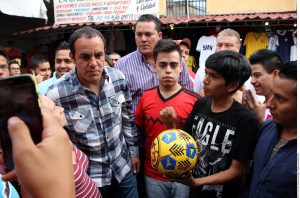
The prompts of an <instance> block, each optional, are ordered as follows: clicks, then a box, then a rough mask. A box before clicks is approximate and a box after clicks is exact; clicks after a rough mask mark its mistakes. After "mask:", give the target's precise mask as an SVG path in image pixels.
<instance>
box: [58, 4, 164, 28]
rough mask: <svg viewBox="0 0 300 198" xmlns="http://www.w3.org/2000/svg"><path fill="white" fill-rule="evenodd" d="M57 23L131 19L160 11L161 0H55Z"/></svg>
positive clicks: (156, 13)
mask: <svg viewBox="0 0 300 198" xmlns="http://www.w3.org/2000/svg"><path fill="white" fill-rule="evenodd" d="M53 4H54V16H55V24H57V25H58V24H68V23H86V22H107V21H130V20H136V19H137V18H138V17H139V16H140V15H142V14H154V15H158V13H159V5H158V4H159V0H54V1H53Z"/></svg>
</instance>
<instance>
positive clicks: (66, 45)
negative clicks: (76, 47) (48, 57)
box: [55, 41, 70, 53]
mask: <svg viewBox="0 0 300 198" xmlns="http://www.w3.org/2000/svg"><path fill="white" fill-rule="evenodd" d="M69 49H70V43H69V42H67V41H62V42H60V43H59V44H58V47H57V48H56V51H55V53H56V52H57V51H59V50H69Z"/></svg>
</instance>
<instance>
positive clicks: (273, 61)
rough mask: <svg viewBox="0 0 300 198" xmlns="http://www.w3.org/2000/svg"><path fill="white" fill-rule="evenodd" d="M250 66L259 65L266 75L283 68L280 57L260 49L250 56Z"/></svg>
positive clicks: (272, 52)
mask: <svg viewBox="0 0 300 198" xmlns="http://www.w3.org/2000/svg"><path fill="white" fill-rule="evenodd" d="M249 61H250V64H251V65H253V64H260V65H261V66H262V67H263V68H264V70H266V72H267V73H268V74H271V73H272V72H273V71H274V70H276V69H278V70H280V69H281V68H282V67H283V61H282V59H281V57H280V56H279V55H278V54H277V53H276V52H274V51H272V50H268V49H260V50H257V51H256V52H254V53H253V54H251V55H250V58H249Z"/></svg>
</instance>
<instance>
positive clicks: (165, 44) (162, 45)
mask: <svg viewBox="0 0 300 198" xmlns="http://www.w3.org/2000/svg"><path fill="white" fill-rule="evenodd" d="M173 51H177V52H178V53H179V57H180V60H181V58H182V54H181V50H180V47H179V46H178V45H176V43H175V42H174V41H173V40H171V39H161V40H159V41H158V42H157V44H156V46H155V47H154V50H153V57H154V61H155V62H156V60H157V56H158V54H159V53H160V52H167V53H168V52H173Z"/></svg>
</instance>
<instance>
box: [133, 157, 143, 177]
mask: <svg viewBox="0 0 300 198" xmlns="http://www.w3.org/2000/svg"><path fill="white" fill-rule="evenodd" d="M131 163H132V168H133V173H134V174H137V173H139V172H140V166H141V162H140V158H138V157H131Z"/></svg>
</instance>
